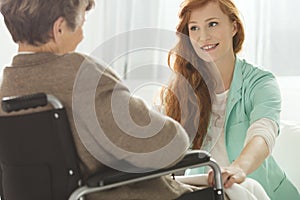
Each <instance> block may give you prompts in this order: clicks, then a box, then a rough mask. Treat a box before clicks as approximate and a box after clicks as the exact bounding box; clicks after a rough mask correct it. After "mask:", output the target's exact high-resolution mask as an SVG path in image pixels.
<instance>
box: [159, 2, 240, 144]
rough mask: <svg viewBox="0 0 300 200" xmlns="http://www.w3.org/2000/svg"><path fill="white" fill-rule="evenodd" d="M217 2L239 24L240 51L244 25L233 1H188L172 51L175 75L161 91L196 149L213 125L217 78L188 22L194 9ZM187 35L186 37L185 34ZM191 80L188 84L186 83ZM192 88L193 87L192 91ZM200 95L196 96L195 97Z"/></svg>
mask: <svg viewBox="0 0 300 200" xmlns="http://www.w3.org/2000/svg"><path fill="white" fill-rule="evenodd" d="M212 1H213V2H217V3H218V4H219V6H220V8H221V10H222V12H223V13H225V14H226V15H227V16H228V17H229V19H230V20H231V21H232V22H234V21H235V22H236V24H237V33H236V34H235V36H234V37H233V40H232V44H233V51H234V53H235V54H236V53H238V52H239V51H240V50H241V48H242V44H243V42H244V28H243V24H242V21H241V20H240V18H239V12H238V9H237V8H236V6H235V5H234V3H233V2H232V1H231V0H185V1H184V2H183V3H182V4H181V10H180V12H179V24H178V26H177V35H178V36H179V41H178V43H177V45H176V46H175V47H174V48H173V49H172V50H171V51H170V52H169V55H168V64H169V66H170V68H171V69H172V70H173V72H174V73H173V75H174V77H173V78H172V79H171V81H170V83H169V86H168V87H165V88H163V90H162V92H161V99H162V105H163V107H164V110H165V112H166V114H167V115H168V116H170V117H172V118H173V119H175V120H176V121H178V122H180V123H181V125H182V126H183V127H184V128H185V129H186V131H187V133H188V134H189V135H190V138H191V139H192V140H193V144H192V148H193V149H200V148H201V146H202V143H203V140H204V138H205V136H206V133H207V128H208V126H209V121H210V115H211V107H212V101H213V96H212V94H213V92H212V91H214V88H215V80H214V79H213V76H212V75H211V74H210V72H209V70H208V67H209V66H208V65H209V63H205V62H204V61H203V60H202V59H201V58H199V56H198V55H197V54H196V52H195V51H194V49H193V47H192V44H191V42H190V40H189V39H186V38H188V37H189V31H188V22H189V20H190V14H191V10H193V9H195V8H199V7H202V6H204V5H206V4H207V3H209V2H212ZM184 36H186V37H184ZM187 82H188V84H186V83H187ZM189 88H192V89H193V91H192V92H193V94H191V92H190V90H189ZM195 96H196V98H195Z"/></svg>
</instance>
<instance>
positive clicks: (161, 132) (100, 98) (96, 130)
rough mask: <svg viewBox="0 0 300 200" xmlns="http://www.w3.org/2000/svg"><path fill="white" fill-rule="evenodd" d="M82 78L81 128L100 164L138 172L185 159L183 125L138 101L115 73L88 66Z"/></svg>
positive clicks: (79, 88) (78, 99)
mask: <svg viewBox="0 0 300 200" xmlns="http://www.w3.org/2000/svg"><path fill="white" fill-rule="evenodd" d="M89 68H91V69H89ZM81 73H86V74H80V76H78V77H79V78H80V79H82V80H80V79H79V78H78V79H77V83H76V84H77V85H76V90H77V93H76V94H77V96H76V101H75V98H74V97H73V100H74V104H76V105H77V110H75V112H76V113H78V117H77V123H76V128H77V131H78V133H79V134H80V137H81V140H82V142H83V143H84V145H85V147H86V148H87V149H88V151H89V152H90V153H92V154H93V156H94V157H95V158H96V159H97V160H99V161H100V162H101V163H104V164H106V165H108V166H110V167H113V168H115V169H118V170H122V171H129V172H138V171H144V170H148V169H158V168H163V167H167V166H170V165H173V164H174V163H176V162H177V161H179V160H180V159H181V158H182V156H183V155H184V154H185V152H186V151H187V149H188V147H189V137H188V135H187V133H186V132H185V130H184V129H183V128H182V127H181V126H180V124H179V123H177V122H176V121H175V120H173V119H171V118H169V117H166V116H164V115H162V114H160V113H159V112H157V111H155V110H152V109H150V108H149V107H148V106H147V104H146V103H145V102H144V101H143V100H142V99H141V98H138V97H135V96H133V95H132V94H131V93H130V91H129V89H128V88H127V87H126V86H125V85H124V84H123V83H122V81H121V80H120V79H119V78H118V77H117V76H116V75H115V74H114V73H113V72H112V71H111V70H109V69H104V68H103V67H101V66H95V67H91V66H87V67H85V68H83V71H82V72H81ZM95 82H96V83H95ZM76 113H75V115H76ZM79 117H80V118H79Z"/></svg>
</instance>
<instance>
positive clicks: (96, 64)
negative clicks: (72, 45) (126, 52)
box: [64, 52, 119, 79]
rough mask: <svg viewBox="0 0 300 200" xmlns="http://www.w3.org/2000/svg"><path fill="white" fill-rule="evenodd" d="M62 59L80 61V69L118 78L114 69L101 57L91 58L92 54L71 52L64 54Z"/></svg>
mask: <svg viewBox="0 0 300 200" xmlns="http://www.w3.org/2000/svg"><path fill="white" fill-rule="evenodd" d="M64 59H66V60H68V61H70V62H77V63H80V66H79V67H80V71H81V72H84V71H90V72H91V71H94V72H97V73H100V74H103V75H107V76H112V77H114V78H117V79H119V77H118V75H117V74H116V73H115V72H114V70H113V69H112V68H111V67H110V66H109V65H107V64H106V63H105V62H104V61H102V60H101V59H96V58H93V57H92V56H89V55H86V54H82V53H77V52H72V53H68V54H65V55H64Z"/></svg>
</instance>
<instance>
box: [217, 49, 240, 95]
mask: <svg viewBox="0 0 300 200" xmlns="http://www.w3.org/2000/svg"><path fill="white" fill-rule="evenodd" d="M235 59H236V58H235V54H233V53H232V54H231V55H230V56H225V57H224V58H223V59H221V60H218V61H216V62H215V64H216V66H217V69H218V72H219V77H220V78H219V79H218V80H219V81H218V80H217V90H218V91H219V92H222V91H225V90H228V89H229V88H230V85H231V81H232V78H233V72H234V66H235Z"/></svg>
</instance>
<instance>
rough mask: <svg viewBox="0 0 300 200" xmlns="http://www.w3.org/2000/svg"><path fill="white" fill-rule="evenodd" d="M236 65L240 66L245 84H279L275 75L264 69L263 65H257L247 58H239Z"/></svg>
mask: <svg viewBox="0 0 300 200" xmlns="http://www.w3.org/2000/svg"><path fill="white" fill-rule="evenodd" d="M237 62H238V63H239V64H237V66H236V67H239V68H240V69H239V70H240V71H241V76H242V80H243V85H246V86H247V87H249V86H256V85H260V84H267V83H269V84H277V80H276V77H275V75H274V74H273V73H272V72H271V71H269V70H266V69H264V68H263V67H262V66H259V65H255V64H253V63H250V62H248V61H246V60H245V59H239V60H238V61H237Z"/></svg>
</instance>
